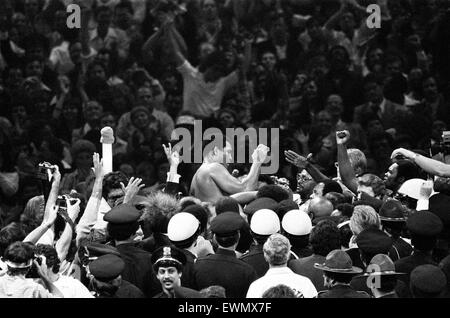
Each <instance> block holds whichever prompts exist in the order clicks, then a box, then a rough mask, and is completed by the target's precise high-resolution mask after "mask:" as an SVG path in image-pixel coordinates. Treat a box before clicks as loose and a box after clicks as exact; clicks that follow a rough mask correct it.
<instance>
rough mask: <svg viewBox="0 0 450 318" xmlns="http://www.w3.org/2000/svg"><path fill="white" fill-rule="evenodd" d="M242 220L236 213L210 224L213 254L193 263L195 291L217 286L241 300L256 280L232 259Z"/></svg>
mask: <svg viewBox="0 0 450 318" xmlns="http://www.w3.org/2000/svg"><path fill="white" fill-rule="evenodd" d="M243 222H245V220H244V219H243V218H242V217H241V216H240V215H239V214H237V213H234V212H225V213H222V214H220V215H218V216H216V217H215V218H214V219H213V220H212V221H211V231H212V232H213V234H214V239H215V241H216V242H217V244H218V249H217V251H216V254H213V255H208V256H206V257H204V258H199V259H198V260H197V262H196V263H195V266H194V269H195V282H196V287H197V290H200V289H203V288H206V287H209V286H212V285H219V286H222V287H224V288H225V290H226V296H227V297H228V298H245V296H246V294H247V290H248V288H249V286H250V284H251V283H252V282H253V281H254V280H255V279H256V278H257V274H256V271H255V270H254V269H253V268H252V267H251V266H250V265H248V264H247V263H245V262H243V261H241V260H239V259H237V258H236V246H237V244H238V242H239V229H241V228H242V225H243Z"/></svg>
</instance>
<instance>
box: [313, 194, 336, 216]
mask: <svg viewBox="0 0 450 318" xmlns="http://www.w3.org/2000/svg"><path fill="white" fill-rule="evenodd" d="M332 212H333V204H332V203H331V202H330V201H329V200H327V199H325V198H324V197H316V198H314V199H312V200H311V202H310V203H309V209H308V213H309V214H310V215H311V213H312V214H313V219H316V218H320V217H325V216H330V215H331V213H332Z"/></svg>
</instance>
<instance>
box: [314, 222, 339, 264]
mask: <svg viewBox="0 0 450 318" xmlns="http://www.w3.org/2000/svg"><path fill="white" fill-rule="evenodd" d="M309 242H310V243H311V246H312V249H313V252H314V254H317V255H322V256H327V255H328V253H330V252H331V251H333V250H336V249H340V248H341V237H340V233H339V229H338V227H337V225H336V223H335V222H333V221H331V220H323V221H320V222H319V223H317V225H316V226H315V227H313V229H312V231H311V234H310V235H309Z"/></svg>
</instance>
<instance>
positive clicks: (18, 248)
mask: <svg viewBox="0 0 450 318" xmlns="http://www.w3.org/2000/svg"><path fill="white" fill-rule="evenodd" d="M33 258H34V248H33V245H31V244H29V243H24V242H15V243H13V244H11V245H10V246H8V248H7V249H6V251H5V254H4V257H3V259H4V261H5V263H6V265H7V266H8V272H7V274H6V275H4V276H2V277H0V297H1V298H53V297H57V298H63V297H64V296H63V294H62V293H61V292H60V291H59V289H58V288H57V287H56V286H55V285H54V284H53V283H52V281H51V279H50V273H49V271H50V270H49V268H47V265H46V264H47V263H46V259H45V256H41V257H40V258H39V259H38V260H36V259H34V260H33ZM33 263H34V265H35V266H36V269H37V272H38V274H39V277H40V278H41V279H42V282H43V283H44V285H45V288H44V287H43V286H42V285H40V284H38V283H36V282H34V281H33V279H30V278H25V276H26V274H27V273H28V271H29V270H30V269H31V265H32V264H33Z"/></svg>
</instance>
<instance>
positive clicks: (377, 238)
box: [350, 228, 392, 294]
mask: <svg viewBox="0 0 450 318" xmlns="http://www.w3.org/2000/svg"><path fill="white" fill-rule="evenodd" d="M356 244H357V245H358V250H359V254H360V255H361V261H362V263H363V265H364V266H365V268H366V269H367V267H368V266H369V264H370V261H371V260H372V259H373V257H374V256H375V255H378V254H387V253H388V252H389V251H390V249H391V248H392V238H391V237H389V235H387V234H386V233H384V232H383V231H381V230H379V229H376V228H368V229H365V230H363V231H362V232H361V233H359V234H358V236H357V237H356ZM350 285H351V286H352V288H353V289H355V290H359V291H365V292H367V293H368V294H371V290H370V288H369V286H368V285H367V283H366V278H365V277H361V276H359V277H354V278H353V279H352V281H351V284H350Z"/></svg>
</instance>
